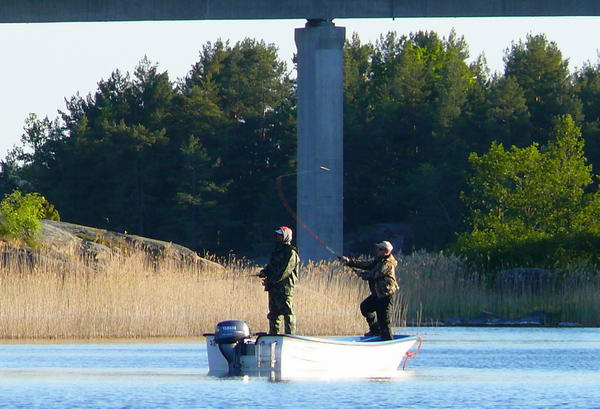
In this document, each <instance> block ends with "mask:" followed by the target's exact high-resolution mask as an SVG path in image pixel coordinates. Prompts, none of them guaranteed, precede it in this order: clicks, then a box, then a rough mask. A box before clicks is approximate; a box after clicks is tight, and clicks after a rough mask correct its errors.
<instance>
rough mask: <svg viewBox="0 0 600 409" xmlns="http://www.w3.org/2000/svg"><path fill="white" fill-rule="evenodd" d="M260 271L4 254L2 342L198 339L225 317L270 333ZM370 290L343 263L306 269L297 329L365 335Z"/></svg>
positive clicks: (240, 266) (141, 259)
mask: <svg viewBox="0 0 600 409" xmlns="http://www.w3.org/2000/svg"><path fill="white" fill-rule="evenodd" d="M256 272H257V268H256V267H252V266H251V265H250V264H249V263H247V262H245V261H243V260H229V261H228V262H227V265H226V271H225V272H224V273H223V272H216V271H205V270H199V269H197V268H193V267H181V266H180V265H176V264H175V263H170V262H163V263H159V264H158V265H157V264H156V263H155V262H153V261H152V260H149V259H148V258H147V257H146V256H145V255H144V254H143V253H138V254H133V255H130V256H127V257H123V258H121V257H115V258H112V259H110V260H108V261H107V262H106V264H104V265H103V266H102V267H101V268H99V269H97V270H93V269H90V268H89V267H87V266H86V264H85V263H83V261H82V260H71V261H69V262H66V263H65V262H55V261H52V260H51V259H50V258H48V259H46V258H42V259H40V260H38V261H37V262H36V263H35V264H31V263H28V262H26V261H24V260H22V259H17V258H5V259H4V265H3V266H2V267H1V269H0V338H4V339H6V338H96V337H165V336H168V337H174V336H175V337H176V336H181V337H187V336H200V335H201V334H202V333H204V332H211V331H213V329H214V325H215V324H216V323H217V322H219V321H222V320H226V319H242V320H245V321H247V322H248V323H249V325H250V326H251V328H252V330H253V331H255V332H258V331H261V330H262V331H264V330H266V329H267V328H268V326H267V319H266V315H267V310H268V308H267V293H265V292H264V290H263V287H262V285H261V282H260V280H259V279H258V278H257V277H254V276H253V274H255V273H256ZM366 292H367V289H366V287H365V286H364V285H363V284H362V283H361V282H360V280H359V279H357V278H355V277H353V276H352V275H351V274H349V273H348V272H344V271H342V269H341V268H340V267H338V266H337V265H336V264H325V263H318V264H310V265H308V266H306V267H305V268H303V269H302V272H301V277H300V283H299V284H298V286H297V288H296V293H295V308H296V314H297V316H298V331H299V332H301V333H304V334H313V335H316V334H333V333H336V334H338V333H339V334H350V333H357V332H361V331H364V328H363V327H364V323H363V320H362V317H360V312H359V310H358V303H359V301H360V299H361V298H362V297H363V296H365V294H366Z"/></svg>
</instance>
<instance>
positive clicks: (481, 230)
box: [456, 116, 600, 270]
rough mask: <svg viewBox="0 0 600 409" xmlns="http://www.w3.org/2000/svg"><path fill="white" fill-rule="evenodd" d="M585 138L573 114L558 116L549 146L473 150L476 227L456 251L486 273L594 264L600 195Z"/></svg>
mask: <svg viewBox="0 0 600 409" xmlns="http://www.w3.org/2000/svg"><path fill="white" fill-rule="evenodd" d="M583 146H584V142H583V139H582V137H581V132H580V130H579V128H578V127H577V126H576V125H575V123H574V122H573V120H572V118H571V117H570V116H563V117H559V118H558V119H557V121H556V124H555V127H554V129H553V131H552V133H551V136H550V138H549V143H548V145H547V146H545V147H543V148H540V147H539V145H537V144H535V143H534V144H532V145H530V146H528V147H524V148H518V147H516V146H513V147H512V148H511V149H509V150H507V149H505V148H504V147H503V146H502V145H500V144H499V143H496V142H494V143H492V145H491V147H490V149H489V151H488V152H487V153H485V154H483V155H478V154H476V153H473V154H471V155H470V157H469V162H470V164H471V166H472V167H473V174H472V176H471V177H470V178H469V182H468V183H469V187H470V190H469V193H466V194H464V195H463V199H464V201H465V202H466V204H467V207H468V209H469V211H470V225H471V227H472V230H471V232H468V233H463V234H461V235H460V236H459V238H458V243H457V248H456V249H457V251H458V252H459V253H460V254H462V255H465V256H466V257H468V258H469V259H470V260H471V261H472V262H474V263H476V264H478V265H483V266H484V268H485V269H486V270H495V269H498V268H501V267H511V266H519V267H523V266H536V267H554V266H561V267H564V266H567V265H568V264H572V263H576V262H590V261H593V262H596V261H598V260H597V257H596V256H595V253H596V252H597V251H596V250H597V249H598V247H596V246H597V245H599V244H600V236H599V235H598V234H599V233H600V219H598V218H597V216H598V214H599V211H600V206H599V205H600V194H599V193H598V191H597V189H596V188H595V187H594V188H593V190H592V191H588V189H590V188H592V174H591V166H590V165H588V164H587V163H586V162H587V160H586V158H585V156H584V153H583Z"/></svg>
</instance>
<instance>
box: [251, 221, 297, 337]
mask: <svg viewBox="0 0 600 409" xmlns="http://www.w3.org/2000/svg"><path fill="white" fill-rule="evenodd" d="M275 243H276V245H275V249H274V250H273V253H272V254H271V260H270V261H269V264H268V265H267V266H266V267H265V268H264V269H263V270H262V271H261V272H260V273H259V274H258V276H259V277H262V278H263V279H264V282H263V283H264V286H265V291H268V292H269V314H267V318H268V319H269V334H278V333H279V319H280V317H281V316H282V315H283V321H284V324H285V328H284V330H285V333H286V334H293V333H294V332H295V331H296V316H295V315H294V308H293V299H294V285H295V284H296V280H298V267H299V265H300V257H299V256H298V250H297V249H296V246H294V245H292V229H290V228H289V227H286V226H281V227H280V228H279V229H277V230H276V231H275Z"/></svg>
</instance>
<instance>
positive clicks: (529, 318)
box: [518, 310, 547, 327]
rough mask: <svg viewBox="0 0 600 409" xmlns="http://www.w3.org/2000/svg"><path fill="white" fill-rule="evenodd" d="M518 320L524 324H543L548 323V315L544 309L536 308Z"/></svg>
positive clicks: (535, 325)
mask: <svg viewBox="0 0 600 409" xmlns="http://www.w3.org/2000/svg"><path fill="white" fill-rule="evenodd" d="M518 322H519V324H520V325H522V326H534V327H537V326H542V325H545V324H546V322H547V316H546V313H545V312H544V311H539V310H536V311H532V312H530V313H529V314H527V315H526V316H524V317H523V318H521V319H520V320H519V321H518Z"/></svg>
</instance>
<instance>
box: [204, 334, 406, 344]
mask: <svg viewBox="0 0 600 409" xmlns="http://www.w3.org/2000/svg"><path fill="white" fill-rule="evenodd" d="M202 335H203V336H205V337H209V336H213V337H214V335H215V334H214V333H205V334H202ZM264 337H282V338H292V339H296V340H301V341H309V342H316V343H320V344H334V345H349V346H379V345H392V344H399V343H401V342H405V341H418V335H394V339H390V340H386V341H377V340H376V339H373V338H377V337H366V338H365V339H364V340H362V341H361V338H364V337H340V338H355V340H352V341H342V340H336V339H332V338H319V337H310V336H306V335H296V334H276V335H273V334H271V335H269V334H264V333H262V334H258V335H257V336H256V339H255V342H258V340H259V339H261V338H264Z"/></svg>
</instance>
